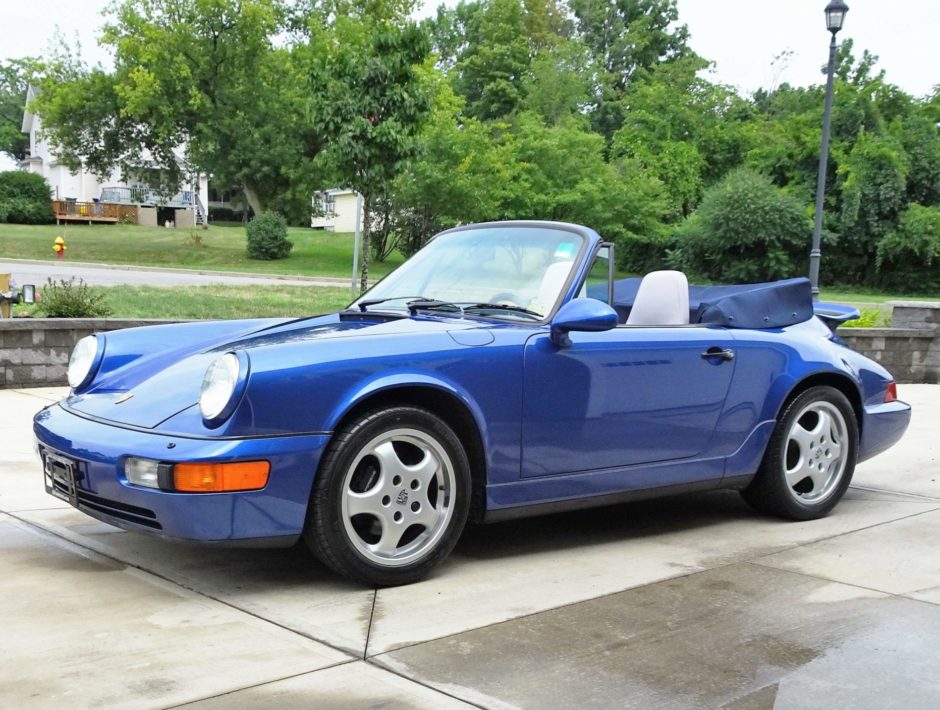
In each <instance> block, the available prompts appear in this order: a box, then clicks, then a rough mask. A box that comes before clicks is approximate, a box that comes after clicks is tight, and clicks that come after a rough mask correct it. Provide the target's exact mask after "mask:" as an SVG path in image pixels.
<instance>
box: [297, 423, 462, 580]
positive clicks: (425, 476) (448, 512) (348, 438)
mask: <svg viewBox="0 0 940 710" xmlns="http://www.w3.org/2000/svg"><path fill="white" fill-rule="evenodd" d="M469 505H470V466H469V463H468V461H467V455H466V452H465V451H464V449H463V447H462V446H461V444H460V440H459V439H458V438H457V436H456V434H454V432H453V430H452V429H451V428H450V427H449V426H448V425H447V424H445V423H444V422H443V421H441V419H440V418H439V417H437V416H435V415H433V414H432V413H431V412H429V411H427V410H425V409H421V408H418V407H408V406H401V407H390V408H386V409H381V410H378V411H375V412H373V413H371V414H368V415H367V416H365V417H363V418H361V419H359V420H357V421H355V422H353V423H351V424H349V425H347V426H346V427H343V428H342V429H341V430H340V431H338V432H337V433H336V435H335V437H334V439H333V442H332V443H331V444H330V447H329V449H328V450H327V452H326V454H325V455H324V458H323V461H322V463H321V465H320V470H319V473H318V474H317V477H316V480H315V481H314V488H313V493H312V495H311V500H310V506H309V510H308V512H307V516H308V517H307V525H306V529H305V533H304V539H305V540H306V542H307V544H308V546H309V547H310V548H311V549H312V550H313V552H314V554H315V555H316V556H317V557H318V558H320V560H322V561H323V562H324V563H325V564H326V565H327V566H329V567H330V568H332V569H333V570H335V571H336V572H338V573H339V574H341V575H343V576H345V577H348V578H349V579H352V580H354V581H357V582H361V583H365V584H369V585H376V586H394V585H399V584H409V583H411V582H415V581H418V580H420V579H422V578H424V577H425V576H427V574H428V573H429V572H430V571H431V570H432V569H433V568H434V567H435V566H436V565H437V564H439V563H440V562H441V561H443V559H444V558H445V557H447V555H448V554H449V553H450V551H451V550H452V549H453V547H454V545H455V544H456V543H457V539H458V538H459V537H460V533H461V532H462V531H463V528H464V525H465V523H466V520H467V513H468V510H469Z"/></svg>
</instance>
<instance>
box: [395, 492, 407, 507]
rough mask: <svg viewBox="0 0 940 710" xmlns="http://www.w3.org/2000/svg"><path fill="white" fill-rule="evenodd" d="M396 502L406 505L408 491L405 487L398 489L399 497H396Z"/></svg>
mask: <svg viewBox="0 0 940 710" xmlns="http://www.w3.org/2000/svg"><path fill="white" fill-rule="evenodd" d="M395 502H396V503H398V505H405V504H406V503H407V502H408V491H407V490H406V489H405V488H402V489H401V490H400V491H398V497H397V498H395Z"/></svg>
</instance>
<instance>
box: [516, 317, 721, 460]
mask: <svg viewBox="0 0 940 710" xmlns="http://www.w3.org/2000/svg"><path fill="white" fill-rule="evenodd" d="M570 335H571V341H572V342H571V345H569V346H567V347H558V346H556V345H555V344H553V343H552V342H551V340H550V338H549V335H548V334H547V333H545V334H537V335H534V336H532V337H531V338H530V339H529V340H528V341H527V342H526V346H525V353H524V375H523V377H524V401H523V419H522V421H523V431H522V476H523V477H532V476H545V475H552V474H561V473H571V472H578V471H592V470H598V469H609V468H616V467H623V466H630V465H635V464H645V463H653V462H662V461H671V460H677V459H688V458H692V457H697V456H699V455H702V454H703V453H704V452H706V451H707V449H708V445H709V442H710V440H711V439H712V434H713V431H714V429H715V425H716V422H717V421H718V417H719V415H720V414H721V411H722V409H723V406H724V402H725V398H726V396H727V393H728V389H729V387H730V385H731V379H732V375H733V372H734V359H733V346H734V343H733V340H732V338H731V336H730V335H729V333H728V332H727V330H726V329H724V328H721V327H703V326H672V327H636V326H618V327H617V328H614V329H613V330H609V331H605V332H600V333H571V334H570Z"/></svg>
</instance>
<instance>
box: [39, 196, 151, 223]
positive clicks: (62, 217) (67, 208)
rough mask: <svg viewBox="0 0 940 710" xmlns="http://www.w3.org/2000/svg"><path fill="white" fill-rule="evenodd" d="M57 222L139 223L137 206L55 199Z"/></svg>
mask: <svg viewBox="0 0 940 710" xmlns="http://www.w3.org/2000/svg"><path fill="white" fill-rule="evenodd" d="M52 211H53V212H55V220H56V224H61V223H62V222H87V223H88V224H92V223H94V222H104V223H109V222H110V223H112V224H113V223H116V222H123V223H124V224H137V206H136V205H119V204H116V203H113V202H75V201H73V200H53V201H52Z"/></svg>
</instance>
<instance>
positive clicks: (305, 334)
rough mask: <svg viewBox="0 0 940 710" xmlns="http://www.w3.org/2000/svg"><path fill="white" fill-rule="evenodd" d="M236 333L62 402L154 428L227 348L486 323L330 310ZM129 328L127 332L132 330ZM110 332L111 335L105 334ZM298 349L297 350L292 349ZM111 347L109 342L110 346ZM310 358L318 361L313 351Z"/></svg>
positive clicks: (168, 353) (158, 359)
mask: <svg viewBox="0 0 940 710" xmlns="http://www.w3.org/2000/svg"><path fill="white" fill-rule="evenodd" d="M232 325H233V331H234V333H233V334H232V335H229V336H227V337H223V338H218V337H215V338H211V337H210V338H207V339H206V340H203V341H201V342H196V343H193V344H190V345H187V346H185V347H182V348H174V349H172V350H164V351H163V352H161V353H158V354H156V355H154V356H151V357H146V358H141V359H140V361H136V362H133V363H131V364H129V365H126V366H124V367H122V368H120V369H119V370H117V371H115V372H114V373H111V374H109V375H107V376H105V377H103V378H102V380H101V381H100V382H96V383H95V384H94V385H93V387H92V388H91V389H90V390H89V391H88V392H86V393H83V394H72V395H70V396H69V397H68V398H67V399H66V401H65V402H64V403H63V406H65V408H67V409H69V410H72V411H74V412H75V413H78V414H82V415H86V416H92V417H94V418H96V419H105V420H108V421H113V422H116V423H120V424H126V425H130V426H135V427H142V428H146V429H152V428H155V427H157V426H159V425H160V423H161V422H164V421H166V420H167V419H169V418H170V417H173V416H174V415H175V414H178V413H179V412H182V411H183V410H185V409H188V408H189V407H192V406H194V405H195V404H197V403H198V402H199V392H200V388H201V386H202V380H203V375H204V374H205V372H206V369H207V368H208V367H209V365H210V364H211V363H212V361H213V360H215V359H216V358H217V357H219V356H220V355H222V354H223V353H227V352H234V351H239V350H245V351H247V352H248V355H249V360H250V357H251V351H252V350H256V349H258V348H276V347H279V346H285V345H290V344H296V343H301V342H309V343H310V346H311V348H316V343H317V341H322V340H327V339H330V340H332V339H337V338H362V337H378V336H385V337H403V338H411V337H414V336H416V335H419V334H422V333H432V332H442V331H443V332H448V333H451V334H452V337H454V338H455V339H458V338H460V337H461V336H460V335H459V333H461V332H464V331H469V330H479V329H480V328H483V327H486V325H487V324H485V323H480V322H479V321H470V320H462V319H457V318H451V317H446V316H445V317H441V318H438V317H433V316H432V317H412V318H395V319H391V320H389V319H387V318H382V317H373V316H359V315H342V316H341V315H330V316H321V317H318V318H310V319H303V320H297V321H290V322H287V323H283V324H281V325H277V326H274V327H267V328H263V329H261V330H252V331H251V332H247V333H246V332H245V328H238V327H236V324H235V323H233V324H232ZM130 334H131V332H130V331H129V332H128V335H130ZM106 337H107V336H106ZM292 350H295V349H292ZM106 352H107V346H106ZM306 359H307V360H308V361H309V360H315V359H316V355H315V352H310V353H309V354H308V357H307V358H306Z"/></svg>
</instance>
